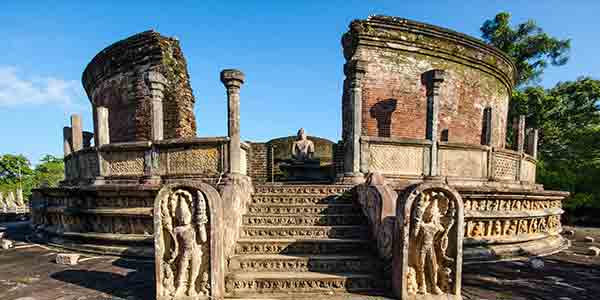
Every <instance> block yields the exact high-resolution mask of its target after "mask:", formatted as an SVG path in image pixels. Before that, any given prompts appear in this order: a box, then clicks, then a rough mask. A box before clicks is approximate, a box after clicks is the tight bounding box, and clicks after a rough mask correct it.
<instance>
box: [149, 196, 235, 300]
mask: <svg viewBox="0 0 600 300" xmlns="http://www.w3.org/2000/svg"><path fill="white" fill-rule="evenodd" d="M220 200H221V198H220V197H219V194H218V192H217V191H216V190H215V189H214V188H212V187H211V186H209V185H207V184H199V185H184V184H171V185H166V186H164V187H163V188H162V189H161V190H160V191H159V193H158V195H157V196H156V199H155V202H154V203H155V205H154V232H156V234H155V235H154V250H155V268H156V269H155V272H156V299H159V300H180V299H204V298H209V297H210V298H213V297H214V298H218V299H220V298H222V296H221V291H222V290H223V287H222V286H220V282H224V278H223V270H221V269H220V266H221V265H223V264H224V262H221V261H219V260H220V259H221V257H222V251H223V250H222V245H221V243H220V241H219V238H221V239H222V236H217V233H216V232H215V231H214V229H215V227H214V226H216V225H217V224H219V223H218V222H220V221H221V214H218V215H219V217H216V215H217V214H216V212H217V211H220V206H217V205H219V204H217V203H220V202H221V201H220ZM219 234H221V233H219Z"/></svg>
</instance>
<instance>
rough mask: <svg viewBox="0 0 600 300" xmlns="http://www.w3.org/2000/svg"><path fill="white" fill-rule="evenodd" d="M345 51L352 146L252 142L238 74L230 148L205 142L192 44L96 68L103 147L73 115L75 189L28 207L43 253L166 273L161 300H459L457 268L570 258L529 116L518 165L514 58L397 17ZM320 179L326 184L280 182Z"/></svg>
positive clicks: (119, 54)
mask: <svg viewBox="0 0 600 300" xmlns="http://www.w3.org/2000/svg"><path fill="white" fill-rule="evenodd" d="M342 46H343V54H344V57H345V59H346V63H345V65H344V73H345V76H346V77H345V80H344V84H343V96H342V99H341V102H342V111H341V114H342V124H341V132H342V139H341V140H340V141H338V142H333V141H329V140H326V139H322V138H318V137H308V138H306V139H305V138H304V136H303V135H302V138H301V139H298V138H297V137H296V136H290V137H280V138H274V139H272V140H270V141H268V142H244V141H241V140H240V129H241V127H240V111H239V108H240V91H241V88H242V86H243V84H244V82H245V81H246V77H245V75H244V74H243V73H242V72H241V71H239V70H235V69H227V70H223V71H222V72H221V74H220V77H219V79H220V80H221V82H222V83H223V84H224V86H225V89H226V97H227V100H226V101H227V109H228V120H227V122H228V133H227V136H225V137H197V136H196V125H195V117H194V113H193V107H194V104H195V100H194V96H193V94H192V89H191V86H190V84H189V75H188V72H187V63H186V61H185V58H184V56H183V53H182V51H181V48H180V45H179V41H177V40H175V39H172V38H167V37H163V36H161V35H160V34H159V33H157V32H154V31H147V32H143V33H140V34H137V35H134V36H132V37H130V38H127V39H125V40H122V41H119V42H117V43H115V44H113V45H111V46H109V47H107V48H106V49H104V50H102V51H101V52H100V53H98V54H97V55H96V57H94V58H93V59H92V61H91V62H90V64H89V65H88V66H87V67H86V69H85V71H84V75H83V85H84V87H85V90H86V92H87V94H88V97H89V99H90V102H91V104H92V111H93V116H94V118H93V123H94V132H93V133H91V132H83V131H82V120H81V118H80V117H79V116H76V115H75V116H73V117H72V118H71V126H70V127H65V129H64V132H63V137H64V139H63V144H64V154H65V158H64V160H65V180H64V181H63V182H62V183H61V184H60V186H59V187H57V188H42V189H38V190H35V191H34V195H33V198H32V201H31V207H32V218H33V225H34V227H35V228H36V230H37V232H38V234H36V237H38V238H39V239H40V241H43V242H46V243H49V244H52V245H56V246H63V247H67V248H69V249H81V250H85V251H88V252H89V251H92V252H97V253H103V254H113V255H120V256H128V257H138V258H153V259H154V260H155V264H156V293H157V294H156V295H157V298H158V299H203V298H217V299H221V298H225V297H268V298H279V297H286V296H289V295H290V294H304V295H315V294H316V295H319V294H322V295H335V294H340V295H343V294H346V293H354V292H358V293H362V294H373V295H382V294H383V295H394V296H396V297H397V298H400V299H460V297H461V296H460V286H461V266H462V262H468V263H478V262H491V261H496V260H500V259H507V258H511V259H512V258H523V257H529V256H539V255H548V254H551V253H554V252H557V251H560V250H562V249H565V248H566V247H567V246H568V243H567V242H566V240H565V239H563V238H562V237H561V236H560V234H559V233H560V232H561V223H560V215H561V214H562V212H563V210H562V208H561V206H562V204H561V201H562V200H563V199H564V198H565V197H566V196H567V195H568V193H565V192H559V191H548V190H545V189H544V187H543V186H542V185H540V184H537V183H536V182H535V174H536V156H537V130H536V129H532V128H526V124H525V118H524V117H521V118H519V119H517V120H514V126H513V128H514V130H515V134H516V135H515V136H516V137H517V143H516V146H515V148H514V149H507V148H506V144H505V138H506V128H507V123H508V122H509V121H511V120H507V112H508V102H509V98H510V95H511V93H512V89H513V84H514V73H515V71H514V70H515V66H514V65H513V63H512V62H511V60H510V58H509V57H508V56H506V55H505V54H504V53H502V52H501V51H499V50H497V49H495V48H493V47H490V46H488V45H486V44H484V43H483V42H481V41H480V40H477V39H475V38H472V37H469V36H466V35H464V34H461V33H457V32H454V31H451V30H448V29H444V28H440V27H436V26H433V25H428V24H424V23H419V22H415V21H410V20H406V19H402V18H396V17H387V16H371V17H369V18H368V19H365V20H356V21H353V22H352V23H351V24H350V26H349V29H348V31H347V32H346V33H345V34H344V35H343V37H342ZM216 78H217V76H216V74H215V79H216ZM307 125H310V124H307ZM307 129H308V131H310V128H307ZM92 139H93V144H92ZM309 141H310V142H309ZM300 143H301V144H302V145H299V144H300ZM310 145H312V147H311V146H310ZM295 147H298V149H300V148H301V149H300V150H302V149H305V148H306V150H307V151H300V152H301V153H300V154H299V153H298V151H295V152H294V151H293V150H292V149H295ZM312 148H314V149H312ZM298 149H296V150H298ZM311 150H312V151H311ZM305 152H306V153H305ZM299 158H302V159H299ZM312 161H315V162H317V163H316V164H314V165H313V166H317V168H313V170H316V169H318V170H319V172H320V173H319V174H324V175H323V176H322V177H319V178H315V177H311V176H297V175H296V176H289V174H287V173H286V172H282V170H283V171H285V168H286V167H285V164H288V167H289V165H292V166H293V167H294V170H293V171H294V172H296V171H297V172H300V173H294V174H306V173H302V172H304V171H306V170H307V168H308V166H309V165H312V164H311V163H312ZM282 166H283V167H282ZM308 170H310V168H308ZM321 171H322V172H321Z"/></svg>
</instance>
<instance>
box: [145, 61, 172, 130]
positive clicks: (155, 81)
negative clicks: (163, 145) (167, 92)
mask: <svg viewBox="0 0 600 300" xmlns="http://www.w3.org/2000/svg"><path fill="white" fill-rule="evenodd" d="M144 80H145V81H146V85H147V86H148V88H149V89H150V94H151V98H152V100H151V101H152V132H151V137H152V140H153V141H160V140H162V139H163V132H164V129H163V128H164V121H163V90H164V89H165V86H166V85H167V79H166V78H165V77H164V76H163V75H162V74H160V73H158V72H154V71H153V72H148V73H146V74H145V77H144Z"/></svg>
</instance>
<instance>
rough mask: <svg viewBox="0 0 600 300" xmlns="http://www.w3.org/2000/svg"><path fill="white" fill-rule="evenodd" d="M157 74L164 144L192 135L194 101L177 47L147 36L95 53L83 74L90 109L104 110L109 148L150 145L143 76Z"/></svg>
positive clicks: (147, 91)
mask: <svg viewBox="0 0 600 300" xmlns="http://www.w3.org/2000/svg"><path fill="white" fill-rule="evenodd" d="M150 71H155V72H159V73H161V74H162V75H163V76H164V77H165V78H166V79H167V80H168V84H167V86H166V87H165V90H164V91H163V94H164V98H163V117H164V123H163V126H164V138H179V137H191V136H195V135H196V121H195V116H194V103H195V99H194V96H193V94H192V88H191V86H190V83H189V74H188V71H187V64H186V61H185V58H184V57H183V53H182V51H181V48H180V46H179V41H177V40H175V39H172V38H168V37H164V36H161V35H160V34H159V33H157V32H154V31H146V32H142V33H139V34H136V35H134V36H131V37H129V38H127V39H124V40H122V41H119V42H116V43H114V44H112V45H111V46H109V47H107V48H106V49H104V50H102V51H101V52H100V53H98V54H97V55H96V56H95V57H94V58H93V59H92V61H91V62H90V63H89V64H88V66H87V67H86V69H85V71H84V73H83V78H82V82H83V86H84V88H85V90H86V92H87V94H88V97H89V98H90V101H91V102H92V104H93V105H102V106H106V107H108V112H109V133H110V141H111V142H125V141H140V140H148V139H150V135H151V122H152V119H151V103H150V100H151V95H150V89H149V87H148V83H147V82H146V81H145V77H144V75H145V74H146V73H147V72H150Z"/></svg>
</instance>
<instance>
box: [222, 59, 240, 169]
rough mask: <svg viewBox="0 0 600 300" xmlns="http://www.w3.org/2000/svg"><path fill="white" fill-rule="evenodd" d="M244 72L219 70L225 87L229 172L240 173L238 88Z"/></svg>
mask: <svg viewBox="0 0 600 300" xmlns="http://www.w3.org/2000/svg"><path fill="white" fill-rule="evenodd" d="M244 79H245V76H244V73H242V72H241V71H239V70H236V69H227V70H223V71H221V82H222V83H223V84H224V85H225V87H226V88H227V135H228V136H229V139H230V140H229V147H228V149H229V153H228V154H229V155H228V158H229V173H232V174H240V173H241V162H240V159H241V148H240V143H241V141H240V88H241V87H242V84H244Z"/></svg>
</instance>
